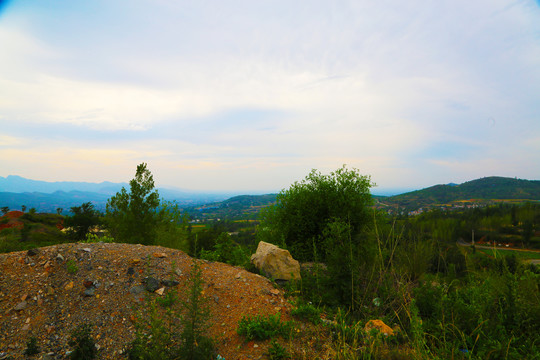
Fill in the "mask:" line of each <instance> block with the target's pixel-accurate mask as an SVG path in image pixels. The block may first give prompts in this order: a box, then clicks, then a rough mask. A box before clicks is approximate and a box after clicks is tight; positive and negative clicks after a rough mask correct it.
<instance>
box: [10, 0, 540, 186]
mask: <svg viewBox="0 0 540 360" xmlns="http://www.w3.org/2000/svg"><path fill="white" fill-rule="evenodd" d="M142 162H146V163H147V164H148V168H149V169H150V171H151V172H152V174H153V176H154V180H155V182H156V185H158V186H162V187H177V188H182V189H191V190H202V191H232V192H238V193H264V192H274V191H279V190H281V189H284V188H288V187H289V186H290V185H291V184H292V183H293V182H295V181H300V180H302V179H303V178H305V176H306V175H308V173H309V172H310V171H311V169H318V170H319V171H321V172H322V173H330V172H332V171H334V170H336V169H338V168H340V167H342V166H343V165H346V166H347V167H348V168H355V169H358V171H359V173H360V174H362V175H369V176H371V179H372V181H373V182H374V183H376V184H377V187H375V188H374V189H373V190H372V192H373V193H385V192H386V193H391V192H399V190H404V189H420V188H424V187H428V186H431V185H435V184H442V183H451V182H453V183H462V182H465V181H469V180H473V179H476V178H480V177H485V176H507V177H517V178H521V179H531V180H532V179H534V180H538V179H540V166H539V165H540V2H539V1H532V0H531V1H502V0H477V1H472V2H471V1H465V0H441V1H428V0H409V1H397V0H393V1H388V0H380V1H370V0H354V1H342V0H333V1H329V0H326V1H321V0H298V1H290V0H287V1H282V0H254V1H245V0H243V1H240V0H229V1H222V0H215V1H211V0H196V1H183V0H151V1H150V0H129V1H128V0H92V1H71V0H49V1H31V0H11V1H2V0H0V176H4V177H5V176H7V175H19V176H23V177H26V178H30V179H35V180H44V181H89V182H101V181H113V182H127V181H129V180H130V179H131V178H133V176H134V174H135V169H136V166H137V164H140V163H142Z"/></svg>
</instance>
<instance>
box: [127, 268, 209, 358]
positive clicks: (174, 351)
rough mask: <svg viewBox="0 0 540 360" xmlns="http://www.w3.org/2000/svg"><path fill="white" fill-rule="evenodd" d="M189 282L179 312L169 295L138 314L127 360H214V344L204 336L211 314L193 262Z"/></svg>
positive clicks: (174, 295)
mask: <svg viewBox="0 0 540 360" xmlns="http://www.w3.org/2000/svg"><path fill="white" fill-rule="evenodd" d="M189 282H190V287H189V291H188V298H187V300H186V301H182V302H181V312H180V311H179V310H178V309H177V308H176V307H175V306H174V305H175V304H176V303H177V300H178V298H177V296H176V292H172V291H171V292H169V293H168V294H167V295H166V296H164V297H163V298H158V299H157V300H156V301H149V304H148V305H145V306H144V308H142V309H141V310H139V311H138V312H137V321H136V323H135V326H136V329H137V331H136V337H135V340H134V341H133V342H132V343H131V346H130V349H129V350H128V355H129V358H130V359H137V360H152V359H163V360H167V359H190V360H210V359H214V358H215V356H214V341H213V340H212V339H211V338H209V337H207V336H206V333H207V330H208V328H209V319H210V314H209V309H208V306H207V304H206V300H205V299H204V298H203V297H202V287H203V282H202V273H201V269H200V267H199V265H198V264H197V263H195V262H194V263H193V265H192V268H191V271H190V275H189ZM157 304H159V305H161V306H160V307H161V308H165V310H163V309H160V307H158V306H157Z"/></svg>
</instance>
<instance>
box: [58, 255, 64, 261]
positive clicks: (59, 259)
mask: <svg viewBox="0 0 540 360" xmlns="http://www.w3.org/2000/svg"><path fill="white" fill-rule="evenodd" d="M56 261H64V257H63V256H62V254H58V255H56Z"/></svg>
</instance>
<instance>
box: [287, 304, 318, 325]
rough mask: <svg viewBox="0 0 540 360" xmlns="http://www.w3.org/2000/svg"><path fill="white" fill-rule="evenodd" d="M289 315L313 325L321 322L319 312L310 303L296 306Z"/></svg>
mask: <svg viewBox="0 0 540 360" xmlns="http://www.w3.org/2000/svg"><path fill="white" fill-rule="evenodd" d="M291 315H293V316H296V317H297V318H299V319H302V320H307V321H309V322H311V323H313V324H318V323H320V322H321V310H320V309H318V308H317V307H315V306H313V305H312V304H311V303H308V304H303V303H301V304H299V305H297V307H296V308H294V309H293V310H291Z"/></svg>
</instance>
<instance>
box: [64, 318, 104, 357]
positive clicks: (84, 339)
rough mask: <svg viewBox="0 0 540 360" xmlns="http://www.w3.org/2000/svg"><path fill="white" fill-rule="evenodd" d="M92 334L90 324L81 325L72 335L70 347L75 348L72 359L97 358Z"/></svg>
mask: <svg viewBox="0 0 540 360" xmlns="http://www.w3.org/2000/svg"><path fill="white" fill-rule="evenodd" d="M91 333H92V326H91V325H90V324H81V325H79V326H78V327H77V328H76V329H75V330H74V331H73V332H72V333H71V340H69V345H70V346H72V347H73V352H72V353H71V354H70V358H71V359H73V360H91V359H94V358H95V357H96V354H97V349H96V345H95V343H94V339H93V338H92V336H91Z"/></svg>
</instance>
